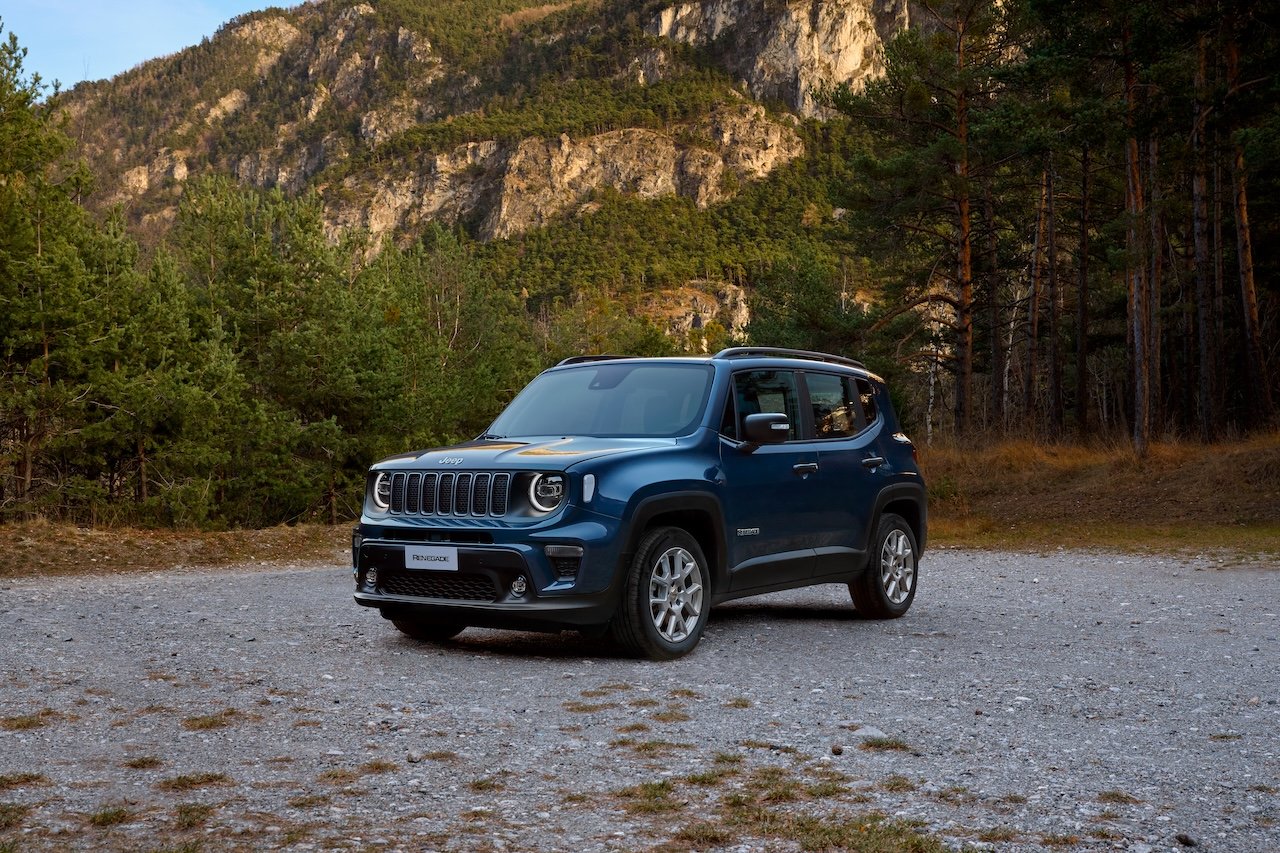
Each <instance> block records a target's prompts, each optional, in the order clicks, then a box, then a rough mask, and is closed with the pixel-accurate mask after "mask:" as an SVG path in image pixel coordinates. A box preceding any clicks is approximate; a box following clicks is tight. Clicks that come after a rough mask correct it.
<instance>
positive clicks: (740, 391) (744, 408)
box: [733, 370, 800, 441]
mask: <svg viewBox="0 0 1280 853" xmlns="http://www.w3.org/2000/svg"><path fill="white" fill-rule="evenodd" d="M733 392H734V397H735V399H736V401H737V404H738V433H737V434H738V435H739V436H743V435H746V428H745V426H744V424H745V423H746V417H747V415H754V414H758V413H761V412H776V413H778V414H783V415H786V416H787V423H788V432H787V440H788V441H794V440H795V439H797V438H799V437H800V432H799V431H800V398H799V395H798V394H797V393H796V375H795V374H794V373H792V372H791V371H790V370H751V371H747V372H745V373H737V374H734V377H733Z"/></svg>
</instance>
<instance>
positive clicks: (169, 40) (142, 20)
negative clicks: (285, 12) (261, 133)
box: [0, 0, 300, 89]
mask: <svg viewBox="0 0 1280 853" xmlns="http://www.w3.org/2000/svg"><path fill="white" fill-rule="evenodd" d="M298 2H300V0H276V2H274V3H272V2H267V0H0V24H2V25H3V26H4V33H3V36H0V37H2V38H3V39H4V40H5V41H8V40H9V33H11V32H12V33H15V34H16V35H17V36H18V43H19V44H20V45H21V46H23V47H25V48H27V58H26V61H25V63H24V64H23V71H24V72H25V75H24V76H30V75H31V74H32V73H33V72H38V73H39V74H40V77H41V78H42V79H43V80H44V82H45V83H49V84H52V83H53V81H54V80H58V81H59V82H61V84H62V88H63V89H70V88H71V87H72V86H74V85H75V84H76V83H78V82H80V81H81V80H100V79H102V78H104V77H113V76H115V75H116V74H119V73H120V72H121V71H127V70H129V69H130V68H132V67H133V66H135V65H138V64H139V63H141V62H145V61H146V60H148V59H152V58H154V57H157V56H164V55H165V54H169V53H176V52H177V51H179V50H182V49H183V48H184V47H190V46H191V45H193V44H199V43H200V40H201V39H202V38H204V37H205V36H211V35H213V34H214V32H216V31H217V29H218V27H220V26H222V24H224V23H226V22H227V21H229V20H230V19H231V18H234V17H235V16H236V15H239V14H242V13H244V12H249V11H252V10H254V9H265V8H267V7H268V6H293V5H296V4H297V3H298Z"/></svg>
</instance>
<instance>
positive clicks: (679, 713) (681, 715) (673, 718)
mask: <svg viewBox="0 0 1280 853" xmlns="http://www.w3.org/2000/svg"><path fill="white" fill-rule="evenodd" d="M652 719H655V720H657V721H658V722H660V723H684V722H687V721H689V720H692V719H693V718H692V717H690V716H689V715H688V714H686V713H685V711H684V709H683V708H681V707H679V706H675V705H672V706H671V707H669V708H667V709H666V710H665V711H658V712H657V713H655V714H654V715H653V717H652Z"/></svg>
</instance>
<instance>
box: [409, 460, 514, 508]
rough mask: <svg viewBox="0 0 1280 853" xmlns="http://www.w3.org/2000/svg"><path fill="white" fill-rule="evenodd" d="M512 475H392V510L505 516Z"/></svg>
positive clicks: (422, 473) (413, 473) (431, 472)
mask: <svg viewBox="0 0 1280 853" xmlns="http://www.w3.org/2000/svg"><path fill="white" fill-rule="evenodd" d="M510 491H511V475H510V474H455V473H452V472H450V473H439V472H436V471H413V472H408V473H406V472H396V473H394V474H392V475H391V511H392V512H393V513H402V514H405V515H437V516H455V517H456V516H471V517H475V516H486V517H493V516H503V515H506V514H507V507H508V506H509V505H510V501H509V499H508V498H509V492H510Z"/></svg>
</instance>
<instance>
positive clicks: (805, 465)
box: [791, 462, 818, 477]
mask: <svg viewBox="0 0 1280 853" xmlns="http://www.w3.org/2000/svg"><path fill="white" fill-rule="evenodd" d="M791 470H792V471H794V472H796V473H797V474H799V475H800V476H801V477H807V476H809V475H810V474H816V473H818V463H817V462H801V463H800V464H799V465H792V466H791Z"/></svg>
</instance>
